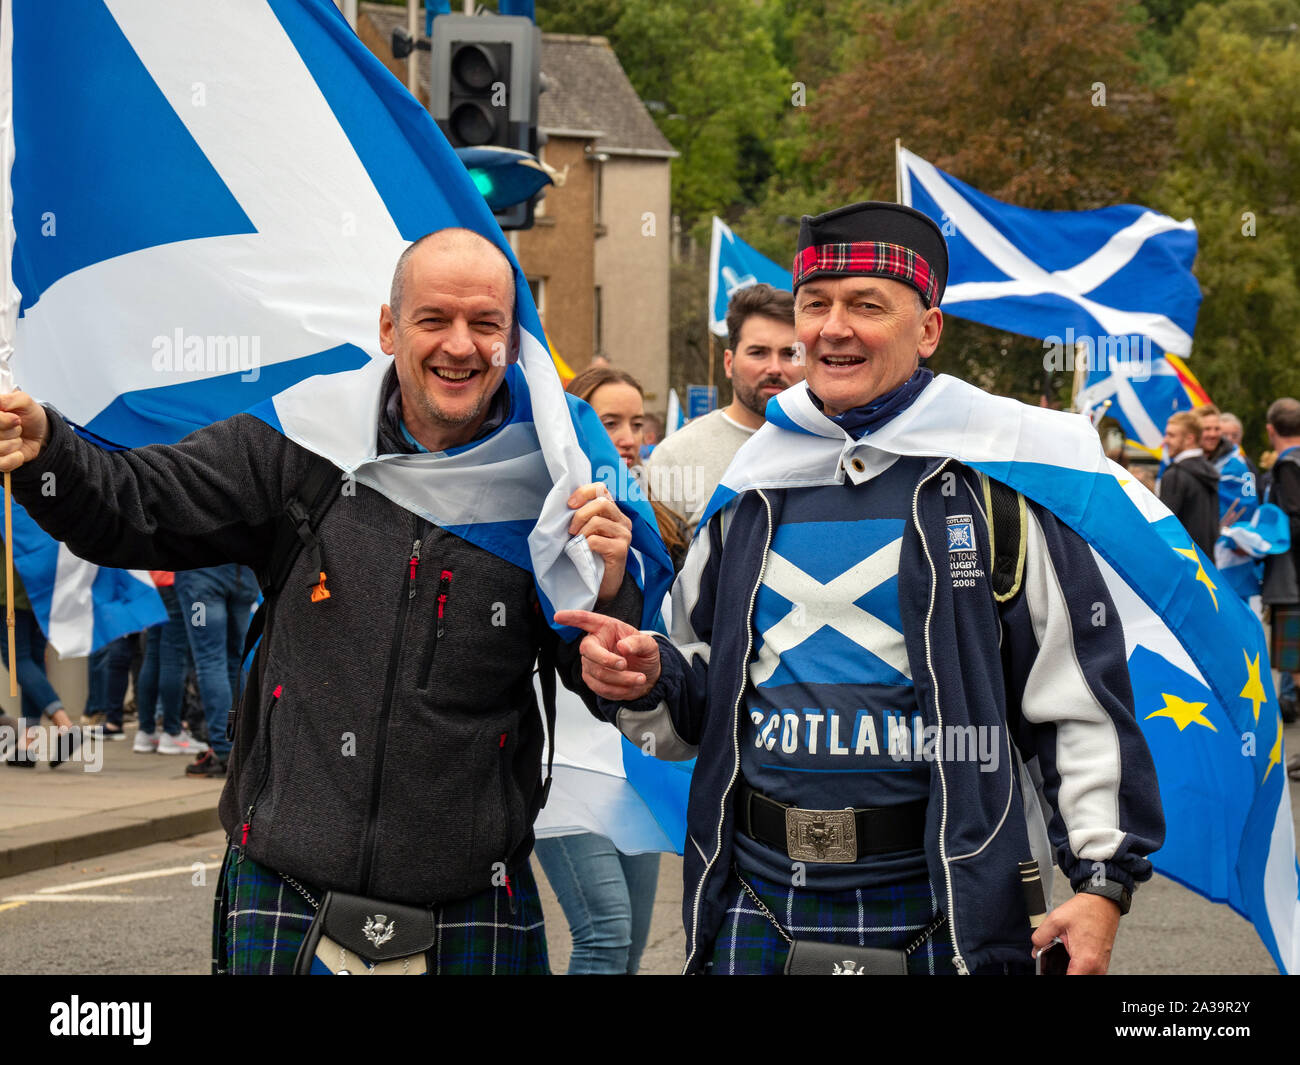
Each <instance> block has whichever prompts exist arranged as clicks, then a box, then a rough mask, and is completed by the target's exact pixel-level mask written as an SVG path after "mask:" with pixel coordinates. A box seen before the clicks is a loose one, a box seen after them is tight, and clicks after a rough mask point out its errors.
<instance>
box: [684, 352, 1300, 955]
mask: <svg viewBox="0 0 1300 1065" xmlns="http://www.w3.org/2000/svg"><path fill="white" fill-rule="evenodd" d="M767 419H768V420H767V423H766V424H765V425H764V426H763V427H762V428H761V429H759V431H758V432H756V433H755V434H754V435H753V436H752V437H751V438H750V439H749V440H748V441H747V442H746V443H745V444H744V445H743V446H742V447H741V449H740V450H739V451H738V452H737V453H736V456H735V458H734V459H733V460H732V463H731V466H730V467H729V468H728V470H727V472H726V473H725V474H724V475H723V478H722V482H721V484H720V485H719V486H718V489H717V491H716V492H715V493H714V495H713V497H712V498H711V499H710V501H709V505H708V507H707V508H706V511H705V515H704V517H703V519H702V520H701V521H700V526H699V527H700V528H703V527H704V525H705V524H706V523H707V521H708V520H709V518H710V517H712V515H713V514H715V513H716V512H717V511H719V510H721V509H723V508H725V507H726V506H728V505H729V504H730V503H732V502H733V501H734V500H735V499H736V498H737V497H738V496H739V494H740V493H742V492H745V491H748V490H752V489H759V488H795V487H810V486H815V485H829V484H839V483H842V482H843V478H844V472H843V471H844V468H845V466H846V465H847V464H849V463H850V462H851V461H852V460H853V459H855V458H856V459H859V460H861V461H862V462H863V463H864V464H865V465H866V468H867V471H869V472H870V473H872V474H874V473H878V472H880V471H882V470H883V469H884V468H886V467H887V466H888V465H889V464H890V463H891V462H892V461H893V458H892V456H898V455H902V456H923V457H931V458H933V457H938V458H952V459H956V460H958V461H960V462H962V463H964V464H965V465H967V466H970V467H972V468H974V469H976V470H979V471H981V472H983V473H985V474H987V475H988V476H989V477H992V478H994V479H996V480H999V481H1001V482H1003V483H1004V484H1007V485H1009V486H1011V487H1012V488H1014V489H1016V490H1017V491H1019V492H1021V493H1023V494H1024V495H1025V496H1026V497H1027V498H1029V499H1032V500H1034V501H1035V502H1037V503H1039V504H1041V505H1042V506H1044V507H1045V508H1046V509H1048V510H1050V511H1051V512H1052V513H1053V514H1055V515H1056V516H1057V517H1058V518H1060V519H1061V520H1062V521H1064V522H1065V523H1066V524H1067V525H1068V526H1069V527H1070V528H1072V529H1073V530H1074V531H1075V532H1077V533H1078V534H1079V535H1080V536H1081V537H1082V538H1083V539H1084V540H1085V541H1086V542H1087V543H1088V544H1089V545H1090V547H1091V548H1092V550H1093V553H1094V557H1095V558H1096V559H1097V560H1098V563H1099V566H1100V569H1101V571H1102V574H1103V576H1104V577H1105V579H1106V583H1107V587H1108V589H1109V591H1110V593H1111V597H1112V599H1113V600H1114V603H1115V607H1116V609H1117V610H1118V611H1119V613H1120V617H1121V623H1122V624H1123V626H1124V639H1125V647H1126V653H1127V656H1128V660H1129V664H1130V676H1131V677H1132V678H1133V680H1134V692H1135V698H1136V697H1137V696H1138V694H1139V692H1146V691H1147V690H1148V689H1150V684H1151V682H1150V680H1144V679H1143V677H1142V671H1143V670H1146V671H1148V674H1149V672H1150V670H1151V669H1152V668H1153V666H1158V669H1159V670H1160V671H1161V672H1160V676H1161V678H1162V680H1165V681H1166V682H1167V685H1168V686H1166V687H1165V688H1164V691H1166V692H1169V693H1170V695H1172V696H1174V697H1176V705H1177V706H1179V707H1183V708H1186V707H1193V708H1194V706H1195V703H1196V702H1200V703H1202V704H1203V706H1202V712H1201V715H1200V716H1199V718H1197V717H1192V719H1191V720H1187V721H1180V722H1179V723H1178V730H1177V732H1174V733H1170V734H1172V735H1173V736H1174V737H1175V738H1176V741H1177V742H1182V741H1187V744H1186V746H1183V747H1179V748H1178V750H1179V752H1180V753H1181V754H1182V755H1183V756H1184V757H1182V758H1178V757H1162V754H1161V751H1162V750H1163V746H1164V745H1165V744H1166V743H1167V742H1170V741H1169V740H1168V737H1167V735H1166V734H1165V732H1161V731H1159V730H1166V732H1167V731H1168V730H1172V729H1173V728H1174V724H1175V720H1171V719H1172V718H1173V716H1174V715H1173V712H1172V711H1171V709H1170V708H1171V706H1173V705H1175V704H1174V703H1170V702H1169V700H1170V696H1169V695H1166V696H1165V700H1166V705H1165V706H1163V707H1162V706H1161V705H1160V702H1159V696H1158V695H1157V696H1156V700H1157V701H1156V702H1155V703H1154V704H1153V705H1148V704H1146V703H1144V704H1143V705H1140V706H1138V707H1137V708H1136V709H1137V717H1138V720H1139V722H1140V723H1141V725H1142V727H1143V729H1144V731H1145V732H1146V734H1147V737H1148V742H1149V743H1151V745H1152V749H1153V753H1154V754H1155V755H1156V764H1157V769H1158V771H1159V774H1160V779H1161V781H1162V787H1161V791H1162V795H1163V797H1164V801H1165V807H1166V810H1165V813H1166V819H1167V821H1168V823H1169V836H1168V838H1167V840H1166V843H1165V846H1164V847H1163V848H1162V849H1161V850H1160V851H1159V852H1157V853H1156V854H1155V855H1154V856H1153V858H1152V861H1153V864H1154V865H1155V866H1156V868H1157V869H1158V870H1160V871H1161V872H1163V873H1165V874H1166V875H1169V876H1172V877H1174V878H1175V879H1178V880H1180V881H1181V882H1183V883H1184V884H1186V885H1187V886H1189V887H1191V888H1192V889H1193V890H1196V891H1198V892H1200V893H1201V894H1203V895H1205V896H1206V897H1207V898H1210V899H1212V900H1214V901H1218V902H1227V903H1229V904H1230V905H1231V906H1232V907H1233V908H1234V909H1236V910H1237V911H1238V912H1239V913H1242V914H1243V915H1245V916H1247V917H1248V918H1249V919H1250V920H1252V921H1253V922H1254V923H1255V926H1256V928H1257V930H1258V931H1259V933H1260V937H1261V939H1262V940H1263V941H1264V944H1265V946H1266V947H1268V949H1269V951H1270V952H1271V953H1272V955H1273V958H1274V960H1275V961H1276V962H1277V963H1278V965H1279V967H1280V968H1282V969H1283V971H1289V972H1297V971H1300V902H1298V901H1297V899H1298V896H1300V885H1298V884H1297V875H1296V864H1295V838H1294V832H1293V826H1292V822H1291V813H1290V797H1289V792H1288V788H1287V781H1286V772H1285V768H1284V761H1283V757H1282V722H1281V717H1280V715H1279V713H1278V710H1277V700H1276V696H1275V694H1274V690H1273V683H1272V677H1271V674H1270V672H1269V669H1268V650H1267V643H1266V640H1265V637H1264V632H1263V629H1262V627H1261V626H1260V624H1259V621H1258V619H1257V618H1256V617H1255V616H1254V614H1252V613H1251V611H1250V610H1249V609H1248V608H1247V606H1246V605H1245V604H1244V603H1242V602H1241V600H1240V599H1239V598H1238V596H1237V595H1235V594H1234V593H1232V592H1231V591H1230V590H1229V589H1228V588H1227V586H1226V584H1225V583H1224V580H1223V578H1222V575H1221V574H1220V573H1219V571H1218V570H1216V569H1215V568H1214V567H1213V565H1212V564H1211V563H1210V562H1209V561H1208V560H1207V559H1206V558H1205V556H1204V555H1203V554H1201V553H1200V551H1198V550H1197V548H1196V547H1195V545H1194V544H1193V543H1192V541H1191V538H1190V537H1189V536H1188V535H1187V533H1186V531H1185V530H1184V529H1183V527H1182V525H1181V524H1180V523H1179V522H1178V519H1177V518H1175V517H1174V516H1173V515H1172V514H1171V513H1170V512H1169V510H1168V509H1167V508H1166V507H1165V506H1164V505H1163V504H1162V503H1160V501H1159V500H1157V499H1156V498H1155V496H1153V495H1152V494H1151V493H1150V492H1148V491H1147V490H1146V488H1145V487H1143V486H1142V484H1141V483H1140V482H1138V481H1137V480H1136V479H1135V478H1131V477H1129V476H1128V475H1127V473H1126V472H1125V471H1124V470H1123V469H1122V468H1121V467H1119V466H1118V465H1116V464H1114V463H1112V462H1110V461H1109V460H1108V459H1107V458H1106V456H1105V453H1104V452H1103V451H1102V448H1101V442H1100V440H1099V438H1098V437H1097V434H1096V432H1095V430H1094V429H1093V428H1092V426H1091V424H1090V423H1089V422H1088V420H1087V419H1086V418H1085V417H1083V416H1081V415H1077V414H1069V413H1064V412H1060V411H1051V410H1045V409H1042V408H1039V407H1030V406H1027V405H1026V404H1023V403H1020V402H1017V401H1016V400H1012V399H1006V398H1002V397H998V396H992V395H989V394H988V393H986V392H983V391H981V390H980V389H978V388H975V387H974V386H972V385H969V384H967V383H965V382H963V381H960V380H957V379H956V378H953V377H948V376H944V375H940V376H938V377H936V378H935V379H934V380H933V381H932V382H931V383H930V385H929V386H928V387H927V388H926V389H925V390H924V391H923V392H922V393H921V394H920V396H918V397H917V399H916V401H915V402H914V403H913V404H912V405H911V406H910V407H908V408H907V409H906V410H904V411H902V412H901V413H900V414H898V415H897V416H896V417H894V418H893V419H892V420H890V421H889V422H887V423H885V424H884V425H883V426H881V427H880V428H878V429H874V430H872V431H871V432H869V433H868V434H867V435H865V436H864V437H863V438H862V439H861V440H854V439H853V438H852V437H850V436H849V435H848V434H847V433H846V432H845V431H844V430H843V429H842V428H840V426H838V425H836V424H835V423H834V422H832V421H831V420H830V419H829V418H828V417H827V416H826V415H825V414H823V413H822V411H820V410H819V409H818V408H817V407H816V405H815V404H814V403H813V401H812V398H811V397H810V395H809V393H808V388H807V384H806V383H801V384H799V385H795V386H794V387H792V388H789V389H786V390H785V391H784V392H782V393H780V394H779V395H777V396H775V397H773V399H772V400H771V401H770V402H769V403H768V408H767ZM1153 655H1154V657H1151V656H1153ZM1179 685H1182V687H1179ZM1180 691H1181V692H1183V694H1184V695H1186V696H1187V698H1185V699H1184V698H1182V696H1179V692H1180ZM1189 693H1195V694H1189ZM1207 708H1208V709H1207ZM1188 712H1189V713H1190V711H1188ZM1207 715H1208V716H1207ZM1215 721H1217V725H1215V724H1213V722H1215ZM1207 722H1208V723H1207ZM1246 735H1249V736H1250V737H1252V741H1253V745H1252V746H1251V748H1250V751H1251V754H1250V756H1249V757H1246V756H1243V754H1242V751H1240V750H1237V749H1236V748H1240V747H1241V745H1242V737H1243V736H1246ZM1212 737H1213V738H1214V740H1215V742H1221V741H1231V743H1230V746H1234V752H1233V754H1232V755H1231V756H1230V757H1231V758H1232V759H1233V761H1232V762H1228V761H1227V760H1226V757H1227V756H1224V755H1223V754H1222V753H1221V752H1212V753H1213V757H1214V758H1215V759H1216V760H1217V764H1216V766H1215V770H1216V771H1217V772H1219V774H1220V779H1219V780H1218V782H1217V784H1218V786H1220V787H1221V789H1222V792H1223V793H1222V794H1218V793H1216V800H1217V802H1218V807H1216V809H1218V810H1219V812H1218V814H1217V815H1218V816H1221V817H1223V818H1224V819H1225V822H1226V823H1227V824H1228V825H1230V826H1233V827H1232V828H1231V829H1230V830H1228V835H1227V839H1228V850H1229V852H1230V853H1227V854H1225V855H1222V856H1220V857H1221V859H1222V860H1221V863H1220V867H1217V868H1216V874H1218V875H1217V878H1214V879H1213V880H1212V881H1209V880H1207V879H1206V877H1205V876H1203V875H1202V870H1203V868H1204V867H1205V866H1207V865H1213V863H1212V862H1206V861H1205V855H1204V848H1205V843H1204V840H1205V839H1206V838H1207V835H1206V827H1205V826H1204V825H1203V824H1194V825H1190V826H1187V830H1186V833H1185V834H1183V831H1182V827H1181V826H1180V822H1179V817H1180V815H1181V809H1180V807H1179V805H1178V804H1179V802H1180V801H1182V800H1183V799H1184V797H1185V795H1186V794H1187V792H1186V791H1185V790H1180V787H1179V785H1180V784H1183V785H1184V787H1186V788H1190V789H1191V791H1192V792H1193V793H1198V794H1205V792H1206V789H1213V788H1214V787H1215V786H1216V781H1215V780H1213V779H1211V780H1205V779H1201V778H1199V777H1197V778H1194V779H1192V780H1190V781H1186V783H1185V784H1184V782H1183V781H1179V780H1178V779H1177V776H1176V775H1177V774H1178V773H1180V772H1181V773H1186V772H1187V771H1188V766H1189V765H1190V766H1192V767H1193V768H1197V767H1199V768H1200V769H1201V770H1203V769H1204V762H1203V761H1202V760H1200V759H1197V758H1195V757H1192V758H1188V757H1186V755H1187V754H1188V747H1190V746H1191V745H1192V744H1194V743H1197V742H1208V741H1209V740H1210V739H1211V738H1212ZM1180 763H1183V764H1180ZM1224 781H1226V783H1224ZM1234 831H1235V834H1233V833H1234ZM1225 885H1226V887H1225ZM1225 892H1226V894H1225Z"/></svg>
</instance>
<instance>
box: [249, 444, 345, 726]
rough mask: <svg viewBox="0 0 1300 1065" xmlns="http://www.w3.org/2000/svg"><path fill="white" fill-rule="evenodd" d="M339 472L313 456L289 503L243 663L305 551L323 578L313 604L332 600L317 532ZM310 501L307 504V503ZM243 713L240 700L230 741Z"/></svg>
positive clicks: (337, 491) (279, 526)
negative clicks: (239, 714) (240, 713)
mask: <svg viewBox="0 0 1300 1065" xmlns="http://www.w3.org/2000/svg"><path fill="white" fill-rule="evenodd" d="M341 477H342V475H341V473H340V471H339V468H338V467H337V466H335V465H334V463H332V462H330V461H329V459H326V458H323V457H322V456H320V455H316V454H313V455H312V456H311V462H310V464H309V465H308V467H307V475H306V476H305V477H304V478H303V480H302V484H300V485H299V486H298V490H297V491H296V492H294V494H293V495H291V496H290V497H289V498H288V499H287V500H285V504H284V511H283V512H282V513H281V515H280V518H279V520H278V522H277V523H276V530H275V545H274V546H273V547H272V549H271V558H270V561H269V562H268V563H267V566H266V569H265V571H263V572H262V573H259V574H258V578H259V581H260V583H261V586H262V604H261V605H260V606H259V607H258V608H257V612H256V613H255V614H253V619H252V621H250V622H249V623H248V633H247V635H245V637H244V653H243V655H242V656H241V658H240V661H241V662H242V661H245V660H246V659H247V658H248V655H249V653H250V652H251V651H252V650H253V648H254V647H255V646H256V645H257V641H258V640H260V639H261V638H262V633H263V632H264V631H265V630H266V619H267V615H268V614H269V613H270V610H271V608H272V606H273V604H274V603H275V601H276V600H277V599H278V598H279V595H280V592H281V591H283V589H284V586H285V583H286V582H287V581H288V580H289V573H290V572H291V571H292V570H293V566H294V563H295V562H297V561H298V556H299V555H300V554H302V552H303V551H304V550H308V551H310V552H311V553H312V572H313V573H318V574H320V578H319V582H318V583H317V584H314V585H312V589H311V601H312V602H313V603H317V602H320V601H321V600H322V599H328V598H329V596H330V593H329V589H327V588H326V587H325V555H324V549H323V547H322V545H321V541H320V537H319V536H318V535H317V533H316V530H317V529H318V528H319V527H320V523H321V519H323V518H324V517H325V513H326V511H328V510H329V508H330V507H331V506H332V505H333V503H334V500H336V499H337V498H338V497H339V495H340V494H341V491H340V488H339V482H340V480H341ZM304 501H306V502H304ZM238 709H239V702H238V700H236V701H235V702H234V703H233V704H232V705H231V707H230V711H229V713H228V714H227V715H226V739H228V740H233V739H234V738H235V717H236V713H237V711H238Z"/></svg>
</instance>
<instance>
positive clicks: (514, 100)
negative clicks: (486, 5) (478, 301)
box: [429, 15, 542, 229]
mask: <svg viewBox="0 0 1300 1065" xmlns="http://www.w3.org/2000/svg"><path fill="white" fill-rule="evenodd" d="M430 44H431V48H430V52H431V62H432V77H431V79H430V84H429V111H430V113H431V114H432V115H433V118H434V121H435V122H437V123H438V128H439V129H441V130H442V132H443V134H444V135H445V136H446V138H447V140H448V141H449V142H450V143H451V146H452V147H453V148H511V149H514V150H516V151H521V152H527V153H528V154H529V155H533V156H536V154H537V96H538V92H539V83H540V73H541V53H542V34H541V31H540V30H539V29H538V28H537V26H536V24H535V23H534V22H533V21H532V20H531V19H527V18H523V17H520V16H508V15H439V16H438V17H437V18H435V19H434V20H433V37H432V39H431V41H430ZM535 198H536V197H534V196H530V197H529V198H528V199H526V200H524V201H523V202H520V203H517V204H514V205H513V206H510V207H506V208H503V209H501V210H497V211H495V214H496V218H497V221H498V222H499V223H500V224H501V228H502V229H527V228H529V227H530V226H531V225H532V224H533V203H534V200H535Z"/></svg>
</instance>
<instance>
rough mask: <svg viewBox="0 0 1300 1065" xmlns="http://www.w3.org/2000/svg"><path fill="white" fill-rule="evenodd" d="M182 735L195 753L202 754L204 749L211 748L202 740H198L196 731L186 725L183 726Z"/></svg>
mask: <svg viewBox="0 0 1300 1065" xmlns="http://www.w3.org/2000/svg"><path fill="white" fill-rule="evenodd" d="M181 735H182V736H184V737H185V739H186V741H187V742H188V743H189V744H190V747H191V749H192V750H193V751H194V752H195V754H202V753H203V752H204V751H206V750H209V749H210V748H209V747H208V745H207V744H206V743H204V742H203V741H202V740H196V739H195V738H194V733H192V732H191V731H190V730H189V728H188V726H186V725H182V726H181Z"/></svg>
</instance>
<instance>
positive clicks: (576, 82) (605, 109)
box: [537, 33, 675, 154]
mask: <svg viewBox="0 0 1300 1065" xmlns="http://www.w3.org/2000/svg"><path fill="white" fill-rule="evenodd" d="M542 72H543V73H544V74H545V75H546V76H547V77H548V78H549V79H550V81H551V86H550V88H548V89H547V91H546V92H544V93H542V95H541V97H540V99H539V101H538V105H537V106H538V111H539V112H540V114H539V116H538V118H539V124H540V125H541V127H542V128H543V129H548V130H583V129H586V130H599V131H600V132H601V134H602V135H601V137H600V138H599V139H598V140H597V142H596V146H597V147H598V148H600V149H602V150H613V151H619V150H622V151H637V152H654V153H660V152H662V153H664V154H668V153H670V152H672V150H673V146H672V145H671V144H670V143H669V142H668V138H667V137H665V136H664V135H663V133H661V132H660V131H659V127H658V126H656V125H655V122H654V119H653V118H651V117H650V112H649V111H647V110H646V107H645V104H643V103H642V102H641V100H640V98H639V97H638V96H637V94H636V90H635V89H634V88H632V83H631V82H630V81H628V78H627V74H626V73H624V71H623V67H622V65H621V64H620V63H619V61H618V56H616V55H615V54H614V49H612V48H611V47H610V46H609V41H607V40H606V39H605V38H604V37H578V36H573V35H570V34H565V33H544V34H542ZM673 154H675V153H673Z"/></svg>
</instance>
